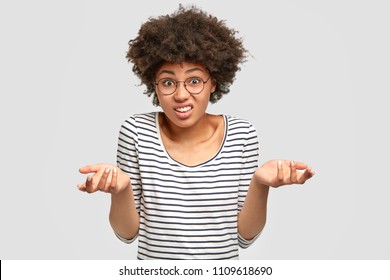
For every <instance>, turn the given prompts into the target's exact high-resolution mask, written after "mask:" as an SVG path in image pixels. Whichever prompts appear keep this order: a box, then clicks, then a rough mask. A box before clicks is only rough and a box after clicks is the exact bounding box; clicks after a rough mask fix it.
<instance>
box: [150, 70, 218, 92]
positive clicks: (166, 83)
mask: <svg viewBox="0 0 390 280" xmlns="http://www.w3.org/2000/svg"><path fill="white" fill-rule="evenodd" d="M210 77H211V75H210V76H209V77H208V78H207V80H206V81H204V80H202V78H199V77H190V78H188V79H185V80H184V81H175V80H173V79H170V78H162V79H160V80H158V81H157V83H156V86H157V88H158V90H159V91H160V92H161V94H163V95H171V94H173V93H174V92H175V91H176V90H177V87H178V85H179V83H180V82H183V83H184V88H185V89H186V90H187V91H188V92H189V93H190V94H199V93H201V92H202V90H203V88H204V85H205V83H207V82H208V81H209V80H210Z"/></svg>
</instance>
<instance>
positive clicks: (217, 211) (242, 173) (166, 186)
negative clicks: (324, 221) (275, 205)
mask: <svg viewBox="0 0 390 280" xmlns="http://www.w3.org/2000/svg"><path fill="white" fill-rule="evenodd" d="M235 34H236V31H234V30H233V29H230V28H228V27H227V26H226V25H225V24H224V22H223V21H220V20H218V19H217V18H215V17H213V16H211V15H208V14H207V13H205V12H203V11H201V10H199V9H197V8H195V7H191V8H188V9H186V8H183V7H182V6H180V8H179V10H178V11H177V12H175V13H173V14H172V15H166V16H160V17H158V18H152V19H150V20H149V21H148V22H146V23H144V24H143V25H142V26H141V29H140V31H139V34H138V36H137V37H136V38H135V39H134V40H131V41H130V42H129V51H128V53H127V59H128V60H129V62H132V63H133V65H134V66H133V71H134V72H135V74H136V75H137V76H138V77H139V78H140V79H141V82H142V83H143V84H145V85H146V88H147V90H146V94H148V95H149V96H151V95H153V103H154V104H155V105H156V106H161V108H162V112H153V113H148V114H138V115H134V116H131V117H130V118H129V119H127V120H126V121H125V122H124V124H123V125H122V127H121V130H120V133H119V142H118V152H117V165H111V164H96V165H90V166H85V167H82V168H80V172H81V173H83V174H89V173H91V175H89V176H88V177H87V180H86V182H84V183H82V184H79V185H78V188H79V189H80V190H81V191H85V192H88V193H93V192H96V191H103V192H107V193H111V198H112V200H111V201H112V202H111V209H110V223H111V226H112V228H113V230H114V232H115V234H116V235H117V236H118V238H119V239H121V240H122V241H124V242H126V243H131V242H133V241H134V240H135V239H136V238H137V237H138V258H139V259H238V256H239V254H238V248H239V247H241V248H247V247H248V246H249V245H251V244H252V243H253V242H254V241H255V240H256V238H257V237H258V236H259V234H260V233H261V231H262V229H263V227H264V225H265V221H266V210H267V199H268V191H269V187H274V188H276V187H279V186H282V185H289V184H295V183H297V184H303V183H305V181H306V180H307V179H309V178H311V177H312V176H313V175H314V172H313V171H312V170H311V169H310V168H309V167H308V166H307V165H306V164H304V163H299V162H294V161H291V160H271V161H268V162H267V163H265V164H264V165H262V166H261V167H260V168H258V165H257V164H258V141H257V134H256V130H255V128H254V127H253V125H252V124H251V123H249V122H248V121H246V120H242V119H239V118H235V117H231V116H226V115H211V114H208V113H206V109H207V106H208V104H209V102H212V103H214V102H217V101H218V100H219V99H220V98H222V96H223V94H227V93H228V92H229V86H230V85H231V84H232V83H233V80H234V77H235V74H236V72H237V71H238V70H239V64H240V63H242V62H244V60H245V54H246V50H245V49H244V47H243V45H242V41H241V40H240V39H238V38H236V36H235Z"/></svg>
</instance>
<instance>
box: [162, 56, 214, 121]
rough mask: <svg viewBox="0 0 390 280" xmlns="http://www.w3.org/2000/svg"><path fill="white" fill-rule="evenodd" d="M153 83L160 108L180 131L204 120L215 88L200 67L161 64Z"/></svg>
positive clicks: (184, 63)
mask: <svg viewBox="0 0 390 280" xmlns="http://www.w3.org/2000/svg"><path fill="white" fill-rule="evenodd" d="M155 81H156V83H158V86H157V85H156V94H157V97H158V100H159V103H160V106H161V108H162V109H163V111H164V113H165V115H166V116H167V117H168V119H169V120H170V121H171V122H172V123H173V124H175V125H176V126H178V127H181V128H189V127H191V126H194V125H195V124H196V123H198V121H199V120H201V119H202V118H203V117H204V116H205V113H206V109H207V106H208V103H209V99H210V94H211V93H212V92H214V91H215V87H216V86H215V83H214V81H213V79H212V77H210V73H209V71H208V70H207V69H206V68H205V67H204V66H203V65H201V64H197V63H190V62H182V63H178V64H175V63H167V62H166V63H164V64H163V65H162V66H161V67H160V68H159V69H158V70H157V72H156V78H155ZM202 87H203V88H202ZM190 92H192V93H190ZM164 93H165V94H164Z"/></svg>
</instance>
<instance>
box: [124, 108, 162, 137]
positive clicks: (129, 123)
mask: <svg viewBox="0 0 390 280" xmlns="http://www.w3.org/2000/svg"><path fill="white" fill-rule="evenodd" d="M156 115H157V112H152V113H143V114H134V115H131V116H130V117H128V118H127V119H125V120H124V121H123V122H122V125H121V128H120V131H121V132H122V133H125V134H128V133H131V134H134V135H136V134H138V131H139V130H140V129H141V130H142V129H149V130H152V131H153V130H155V129H156V121H155V120H156Z"/></svg>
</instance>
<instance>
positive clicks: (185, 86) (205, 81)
mask: <svg viewBox="0 0 390 280" xmlns="http://www.w3.org/2000/svg"><path fill="white" fill-rule="evenodd" d="M193 78H198V79H200V80H201V81H202V82H203V87H202V89H201V90H200V91H199V92H197V93H192V92H190V91H189V90H188V89H187V85H186V83H185V81H187V80H188V79H193ZM210 78H211V74H210V75H209V77H208V78H207V80H203V79H202V78H201V77H197V76H193V77H188V78H187V79H185V80H184V81H176V80H174V79H171V80H172V81H174V82H175V84H176V88H175V90H174V91H173V92H172V93H168V94H165V93H162V92H161V94H162V95H164V96H169V95H172V94H174V93H175V92H176V91H177V87H178V86H179V83H180V82H182V83H183V84H184V88H185V90H186V91H187V92H188V93H189V94H192V95H197V94H200V93H201V92H202V91H203V90H204V86H205V84H206V83H207V82H208V81H209V80H210ZM164 79H166V80H169V78H161V79H159V80H158V81H157V82H154V85H155V86H156V87H157V88H158V84H159V83H160V81H161V80H164ZM159 90H160V89H159ZM160 91H161V90H160Z"/></svg>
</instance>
